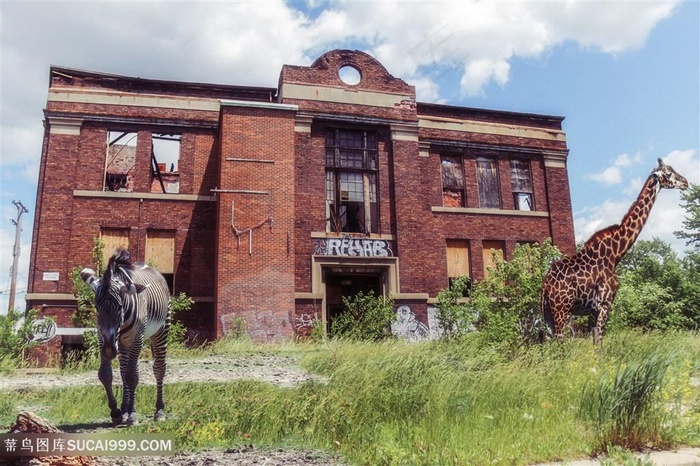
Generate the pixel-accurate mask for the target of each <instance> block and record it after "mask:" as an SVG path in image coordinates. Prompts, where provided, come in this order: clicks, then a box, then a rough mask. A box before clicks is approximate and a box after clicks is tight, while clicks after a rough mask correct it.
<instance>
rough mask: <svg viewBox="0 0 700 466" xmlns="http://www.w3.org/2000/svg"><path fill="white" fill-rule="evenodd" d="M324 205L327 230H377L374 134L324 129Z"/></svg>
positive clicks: (366, 231)
mask: <svg viewBox="0 0 700 466" xmlns="http://www.w3.org/2000/svg"><path fill="white" fill-rule="evenodd" d="M326 205H327V209H328V212H327V213H328V215H327V219H328V229H329V230H330V231H335V232H339V233H340V232H348V233H376V232H378V231H379V207H378V202H377V137H376V134H375V133H372V132H368V131H351V130H340V129H334V130H328V131H327V132H326Z"/></svg>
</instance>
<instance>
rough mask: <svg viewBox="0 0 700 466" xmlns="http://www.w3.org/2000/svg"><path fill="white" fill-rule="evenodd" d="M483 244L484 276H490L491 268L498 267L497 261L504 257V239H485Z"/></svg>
mask: <svg viewBox="0 0 700 466" xmlns="http://www.w3.org/2000/svg"><path fill="white" fill-rule="evenodd" d="M482 245H483V249H484V251H483V254H484V278H488V277H489V272H490V270H491V269H494V268H496V261H497V260H502V259H503V257H504V254H503V251H504V250H505V245H504V244H503V241H484V242H483V243H482Z"/></svg>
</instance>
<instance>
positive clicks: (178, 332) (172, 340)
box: [168, 292, 194, 346]
mask: <svg viewBox="0 0 700 466" xmlns="http://www.w3.org/2000/svg"><path fill="white" fill-rule="evenodd" d="M193 304H194V300H192V298H190V297H189V296H187V295H186V294H185V293H184V292H181V293H180V294H179V295H177V296H171V297H170V319H171V323H170V332H169V333H168V345H169V346H170V345H183V344H184V343H185V341H186V340H187V328H185V326H184V325H183V323H182V322H181V321H180V320H177V319H178V318H179V317H181V315H182V313H183V312H187V311H189V310H190V309H192V305H193Z"/></svg>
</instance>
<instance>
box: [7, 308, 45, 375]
mask: <svg viewBox="0 0 700 466" xmlns="http://www.w3.org/2000/svg"><path fill="white" fill-rule="evenodd" d="M36 315H37V313H36V311H35V310H31V311H29V312H28V313H26V315H25V313H24V312H21V311H18V310H16V309H15V310H14V311H11V312H8V313H7V314H5V315H0V372H12V371H13V370H14V369H17V368H19V367H23V366H24V365H25V364H26V358H25V355H26V352H27V350H28V349H29V348H30V347H32V346H33V345H34V344H35V343H34V342H32V339H33V337H34V322H35V321H36Z"/></svg>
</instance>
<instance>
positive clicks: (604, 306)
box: [540, 159, 688, 345]
mask: <svg viewBox="0 0 700 466" xmlns="http://www.w3.org/2000/svg"><path fill="white" fill-rule="evenodd" d="M658 162H659V165H658V166H657V167H656V168H654V169H653V170H652V172H651V174H650V175H649V178H647V180H646V182H645V183H644V186H643V187H642V190H641V192H640V193H639V196H637V200H636V201H635V202H634V203H633V204H632V206H631V207H630V209H629V211H627V213H626V214H625V216H624V217H623V218H622V221H621V222H620V224H619V225H618V224H615V225H611V226H609V227H607V228H604V229H602V230H600V231H598V232H597V233H595V234H594V235H593V236H592V237H591V238H590V239H589V240H588V241H587V242H586V243H585V244H584V245H583V247H582V248H581V250H580V251H579V252H577V253H576V254H575V255H573V256H571V257H564V258H562V259H561V260H558V261H555V262H553V263H552V265H551V266H550V268H549V271H548V272H547V274H546V276H545V279H544V283H543V285H542V294H541V300H540V304H541V309H542V313H543V315H544V319H545V322H547V325H548V326H549V328H550V330H551V331H552V334H553V335H554V336H555V337H559V338H561V337H562V336H563V332H564V327H565V326H566V324H567V322H568V321H569V317H570V316H571V315H588V316H589V322H590V324H591V327H593V326H594V325H595V327H594V328H593V342H594V344H595V345H599V344H600V342H601V339H602V337H603V334H604V332H605V324H606V322H607V320H608V313H609V311H610V306H611V305H612V302H613V299H614V298H615V294H616V293H617V287H618V284H619V283H618V279H617V277H616V276H615V268H616V267H617V264H618V263H619V262H620V259H622V257H623V256H624V255H625V253H626V252H627V251H628V250H629V249H630V248H631V247H632V245H633V244H634V242H635V241H636V239H637V237H638V236H639V234H640V232H641V231H642V227H643V226H644V224H645V223H646V221H647V218H648V217H649V213H650V212H651V208H652V206H653V205H654V202H655V201H656V196H657V195H658V194H659V191H660V190H661V188H666V189H673V188H676V189H681V190H685V189H687V188H688V181H687V180H686V179H685V178H683V177H682V176H681V175H679V174H678V173H676V171H675V170H674V169H673V168H671V166H669V165H666V164H665V163H664V162H663V160H661V159H658Z"/></svg>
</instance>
